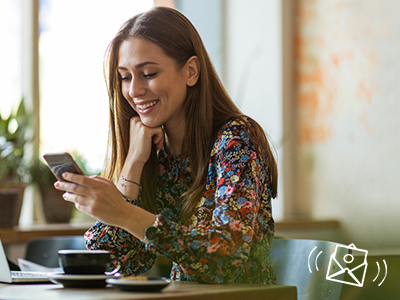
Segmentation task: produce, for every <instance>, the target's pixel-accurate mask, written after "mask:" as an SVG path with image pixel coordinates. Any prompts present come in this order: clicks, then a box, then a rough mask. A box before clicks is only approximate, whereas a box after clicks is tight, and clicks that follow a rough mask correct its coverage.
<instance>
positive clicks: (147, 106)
mask: <svg viewBox="0 0 400 300" xmlns="http://www.w3.org/2000/svg"><path fill="white" fill-rule="evenodd" d="M158 102H159V100H154V101H151V102H147V103H144V104H136V107H137V109H138V111H139V112H140V113H141V114H146V113H149V112H150V111H152V110H153V108H154V106H155V105H156V104H157V103H158Z"/></svg>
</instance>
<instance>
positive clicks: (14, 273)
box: [11, 271, 48, 278]
mask: <svg viewBox="0 0 400 300" xmlns="http://www.w3.org/2000/svg"><path fill="white" fill-rule="evenodd" d="M11 277H12V278H47V277H48V276H47V274H46V273H31V272H21V271H11Z"/></svg>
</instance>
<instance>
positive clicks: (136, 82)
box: [129, 76, 146, 98]
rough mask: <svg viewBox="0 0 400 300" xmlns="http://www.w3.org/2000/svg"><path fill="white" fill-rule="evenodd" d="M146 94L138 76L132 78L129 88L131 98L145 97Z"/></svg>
mask: <svg viewBox="0 0 400 300" xmlns="http://www.w3.org/2000/svg"><path fill="white" fill-rule="evenodd" d="M145 93H146V89H145V87H144V85H143V84H142V83H141V81H140V79H139V78H137V76H134V77H132V80H131V84H130V86H129V96H130V97H132V98H137V97H140V96H143V95H144V94H145Z"/></svg>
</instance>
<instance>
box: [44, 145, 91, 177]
mask: <svg viewBox="0 0 400 300" xmlns="http://www.w3.org/2000/svg"><path fill="white" fill-rule="evenodd" d="M43 158H44V160H45V161H46V163H47V165H48V166H49V168H50V170H51V172H53V174H54V176H55V177H56V178H57V179H58V180H60V181H67V180H65V179H64V178H63V177H62V174H63V173H65V172H71V173H75V174H81V175H85V174H84V173H83V172H82V170H81V169H80V168H79V166H78V164H77V163H76V161H75V160H74V159H73V158H72V156H71V154H69V153H67V152H63V153H46V154H43Z"/></svg>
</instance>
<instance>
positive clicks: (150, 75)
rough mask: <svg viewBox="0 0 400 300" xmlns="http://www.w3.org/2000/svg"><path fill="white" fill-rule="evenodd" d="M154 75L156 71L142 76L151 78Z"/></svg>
mask: <svg viewBox="0 0 400 300" xmlns="http://www.w3.org/2000/svg"><path fill="white" fill-rule="evenodd" d="M156 75H157V73H151V74H143V77H144V78H147V79H149V78H153V77H154V76H156Z"/></svg>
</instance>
